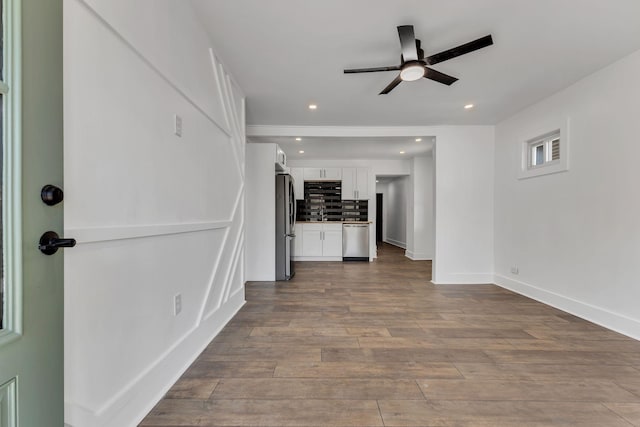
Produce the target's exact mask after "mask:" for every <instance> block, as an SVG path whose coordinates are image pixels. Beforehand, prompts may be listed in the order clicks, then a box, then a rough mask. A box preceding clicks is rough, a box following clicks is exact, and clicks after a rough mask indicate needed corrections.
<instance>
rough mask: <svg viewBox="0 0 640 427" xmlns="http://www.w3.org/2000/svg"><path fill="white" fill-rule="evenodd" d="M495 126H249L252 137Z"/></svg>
mask: <svg viewBox="0 0 640 427" xmlns="http://www.w3.org/2000/svg"><path fill="white" fill-rule="evenodd" d="M486 128H493V126H272V125H250V126H247V137H251V136H301V137H305V136H323V137H330V136H333V137H337V136H343V137H350V136H352V137H360V136H371V137H373V136H420V137H424V136H425V135H433V136H436V137H437V136H438V135H439V134H441V133H443V132H446V131H447V130H450V129H486Z"/></svg>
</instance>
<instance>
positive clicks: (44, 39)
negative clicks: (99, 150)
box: [0, 0, 64, 427]
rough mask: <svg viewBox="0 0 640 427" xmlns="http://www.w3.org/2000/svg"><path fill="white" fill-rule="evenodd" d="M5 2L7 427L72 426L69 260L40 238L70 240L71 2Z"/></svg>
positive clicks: (3, 330)
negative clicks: (65, 147) (67, 18)
mask: <svg viewBox="0 0 640 427" xmlns="http://www.w3.org/2000/svg"><path fill="white" fill-rule="evenodd" d="M0 1H1V2H2V24H3V25H2V34H3V37H2V60H3V61H2V66H1V68H2V71H1V73H2V74H1V77H0V80H1V83H0V94H1V96H2V141H1V142H2V194H1V197H0V200H1V203H2V248H1V253H2V277H1V278H2V287H1V289H2V291H1V302H0V310H1V313H2V316H1V317H2V323H1V325H0V427H5V426H20V427H58V426H62V425H63V424H64V421H63V418H64V416H63V413H64V409H63V408H64V406H63V398H64V387H63V258H62V256H63V250H59V251H58V252H57V253H56V254H54V255H44V254H42V253H41V252H40V251H39V249H38V242H39V240H40V236H41V235H42V234H43V233H44V232H45V231H48V230H52V231H56V232H57V233H59V234H61V233H62V230H63V206H64V203H60V204H57V205H55V206H48V205H46V204H44V203H43V202H42V200H41V195H40V193H41V189H42V187H43V186H44V185H46V184H52V185H56V186H58V187H61V188H62V141H63V130H62V129H63V117H62V105H63V104H62V0H46V1H42V0H0Z"/></svg>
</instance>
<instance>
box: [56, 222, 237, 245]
mask: <svg viewBox="0 0 640 427" xmlns="http://www.w3.org/2000/svg"><path fill="white" fill-rule="evenodd" d="M231 224H232V221H211V222H198V223H187V224H152V225H125V226H116V227H87V228H66V229H65V234H66V235H69V236H73V237H74V238H75V239H76V241H77V242H78V244H82V243H96V242H108V241H111V240H124V239H136V238H140V237H153V236H165V235H167V234H181V233H194V232H198V231H207V230H217V229H220V228H228V227H230V226H231Z"/></svg>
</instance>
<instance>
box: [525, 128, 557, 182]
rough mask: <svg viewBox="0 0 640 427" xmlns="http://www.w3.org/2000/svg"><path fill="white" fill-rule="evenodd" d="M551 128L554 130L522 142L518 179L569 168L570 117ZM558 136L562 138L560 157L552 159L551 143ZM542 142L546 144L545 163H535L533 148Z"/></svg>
mask: <svg viewBox="0 0 640 427" xmlns="http://www.w3.org/2000/svg"><path fill="white" fill-rule="evenodd" d="M550 128H551V129H553V130H551V131H546V132H544V133H540V134H538V136H536V137H533V138H528V139H525V140H524V141H522V142H521V150H520V151H521V156H520V167H519V170H518V179H526V178H533V177H535V176H541V175H549V174H554V173H558V172H566V171H568V170H569V119H568V118H567V119H566V120H564V121H563V123H562V124H560V125H559V126H557V127H555V129H554V128H553V127H550ZM547 129H549V128H547ZM558 138H559V139H560V158H559V159H557V160H552V158H551V155H552V147H551V144H552V141H554V140H555V139H558ZM541 144H542V145H543V146H544V163H542V164H539V165H533V164H532V163H533V161H532V160H533V155H534V154H533V148H534V147H537V146H539V145H541Z"/></svg>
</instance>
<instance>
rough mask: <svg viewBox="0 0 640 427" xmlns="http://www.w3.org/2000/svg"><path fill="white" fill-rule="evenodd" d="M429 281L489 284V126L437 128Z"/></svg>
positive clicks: (491, 146) (491, 152)
mask: <svg viewBox="0 0 640 427" xmlns="http://www.w3.org/2000/svg"><path fill="white" fill-rule="evenodd" d="M434 134H435V135H436V144H435V147H434V166H435V224H436V227H435V257H434V258H435V259H434V262H433V282H434V283H437V284H447V283H491V282H492V281H493V175H494V171H493V164H494V128H493V126H466V127H464V126H456V127H443V128H439V131H438V132H434Z"/></svg>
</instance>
